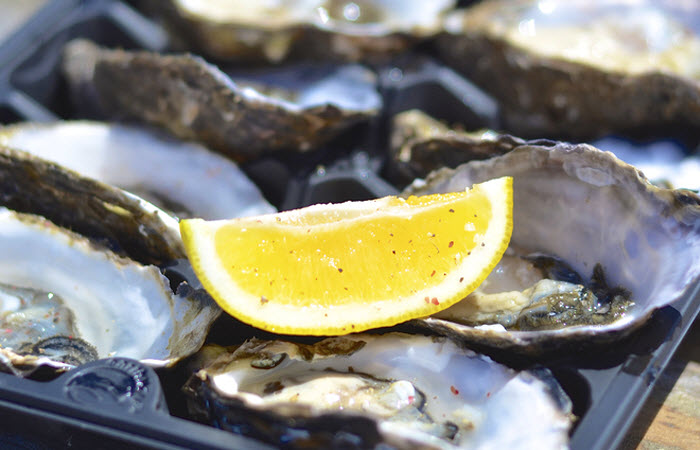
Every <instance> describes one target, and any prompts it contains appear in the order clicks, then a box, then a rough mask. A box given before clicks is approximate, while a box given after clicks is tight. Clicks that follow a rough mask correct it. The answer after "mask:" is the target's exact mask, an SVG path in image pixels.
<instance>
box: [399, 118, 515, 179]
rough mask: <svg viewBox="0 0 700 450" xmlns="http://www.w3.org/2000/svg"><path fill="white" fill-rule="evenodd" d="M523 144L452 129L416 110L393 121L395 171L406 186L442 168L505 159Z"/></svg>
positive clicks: (505, 137)
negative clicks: (493, 157)
mask: <svg viewBox="0 0 700 450" xmlns="http://www.w3.org/2000/svg"><path fill="white" fill-rule="evenodd" d="M523 142H524V141H523V140H522V139H519V138H517V137H513V136H509V135H507V134H498V133H496V132H494V131H491V130H479V131H473V132H468V131H463V130H457V129H451V128H449V127H448V126H447V125H445V124H444V123H442V122H440V121H438V120H436V119H433V118H432V117H430V116H428V115H427V114H425V113H424V112H422V111H420V110H417V109H413V110H409V111H404V112H402V113H399V114H397V115H396V116H394V118H393V123H392V131H391V156H392V166H393V167H392V169H393V170H394V171H395V173H396V175H397V176H398V177H399V178H400V179H401V180H402V181H404V180H406V181H407V182H409V181H413V180H415V179H416V178H422V177H425V176H426V175H427V174H428V173H430V172H432V171H433V170H436V169H439V168H441V167H456V166H458V165H460V164H462V163H465V162H468V161H472V160H480V159H487V158H490V157H492V156H496V155H502V154H503V153H506V152H508V151H510V150H512V149H513V148H514V147H516V146H518V145H520V144H522V143H523Z"/></svg>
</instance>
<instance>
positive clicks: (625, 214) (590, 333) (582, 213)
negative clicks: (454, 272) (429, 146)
mask: <svg viewBox="0 0 700 450" xmlns="http://www.w3.org/2000/svg"><path fill="white" fill-rule="evenodd" d="M506 175H508V176H512V177H513V192H514V201H513V205H514V206H513V214H514V219H513V234H512V239H511V244H510V248H509V253H510V254H511V255H515V256H518V255H519V256H525V255H528V254H529V253H531V252H537V253H542V254H544V255H550V256H549V257H548V258H550V259H551V258H552V257H556V258H558V259H560V260H562V261H565V262H566V264H567V265H568V266H570V269H571V270H566V271H564V272H562V271H559V274H558V275H551V274H550V275H546V276H543V275H542V273H541V271H535V270H533V269H532V268H528V264H529V263H528V262H527V261H524V260H523V259H522V258H519V259H517V260H516V261H515V262H513V260H511V259H509V258H510V257H507V258H506V259H504V261H502V263H501V266H499V267H500V268H499V269H498V270H496V271H494V272H492V274H491V275H490V276H489V278H487V281H486V285H485V287H482V288H481V290H482V293H481V294H489V295H481V294H479V293H478V292H477V294H476V295H475V296H473V297H472V298H467V299H465V300H463V302H466V303H465V304H461V305H460V304H458V305H457V306H455V307H454V308H455V309H454V310H453V311H450V310H447V311H444V312H443V315H442V316H439V317H441V318H438V317H431V318H427V319H419V320H414V321H412V323H413V324H416V325H418V326H421V327H427V328H430V329H432V330H437V331H438V332H440V333H447V334H449V335H452V336H454V337H456V338H459V339H463V340H466V341H471V342H478V343H480V344H483V345H487V346H490V347H499V348H505V349H510V350H513V351H515V352H518V353H521V354H522V353H524V354H532V355H538V354H541V353H546V352H548V351H556V350H559V349H561V348H563V347H564V346H565V345H566V344H567V343H571V342H573V341H576V342H578V343H581V342H584V341H586V342H588V343H601V342H605V341H609V340H612V339H616V338H619V337H622V336H624V335H626V334H628V333H629V332H631V331H632V330H634V329H635V328H636V327H638V326H640V325H642V324H643V323H644V322H645V321H646V319H647V318H648V317H649V316H650V315H651V313H652V312H653V311H654V310H656V309H657V308H660V307H662V306H665V305H668V304H670V303H672V302H673V301H674V300H675V299H677V298H679V297H680V296H682V295H683V293H684V292H685V291H686V290H687V289H688V288H689V287H690V286H693V284H694V283H697V281H698V279H699V277H700V198H699V197H698V196H697V195H695V194H694V193H692V192H690V191H685V190H672V189H664V188H659V187H656V186H654V185H652V184H651V183H649V182H648V181H647V180H646V179H645V178H644V177H643V175H642V174H641V173H640V172H639V171H638V170H637V169H635V168H634V167H632V166H630V165H628V164H626V163H624V162H622V161H620V160H619V159H617V158H616V157H615V156H613V154H612V153H608V152H602V151H600V150H598V149H596V148H594V147H591V146H589V145H585V144H580V145H572V144H566V143H552V144H551V145H550V146H544V145H533V144H529V143H525V144H523V145H520V146H518V147H516V148H515V149H514V150H512V151H511V152H509V153H507V154H505V155H502V156H497V157H494V158H492V159H489V160H485V161H473V162H470V163H466V164H463V165H461V166H459V167H457V168H456V169H442V170H439V171H436V172H433V173H432V174H431V175H429V176H428V177H427V179H426V180H425V181H417V182H416V183H414V184H413V185H412V186H411V187H409V189H408V190H407V192H405V194H409V193H411V194H428V193H435V192H452V191H459V190H462V189H464V188H466V187H468V186H470V185H471V184H473V183H480V182H483V181H486V180H488V179H491V178H497V177H501V176H506ZM555 261H556V259H555ZM572 274H573V275H572ZM576 274H580V278H581V280H578V279H577V277H578V275H576ZM542 280H545V281H542ZM546 280H549V281H546ZM542 283H544V284H542ZM528 290H529V291H528ZM496 294H497V295H496ZM541 294H544V296H543V295H541ZM591 294H593V295H594V296H595V297H591ZM552 295H554V297H551V296H552ZM548 297H549V298H548ZM491 300H493V302H492V303H490V301H491ZM541 300H544V303H541V302H540V301H541ZM533 302H535V303H533ZM577 302H584V303H583V304H582V306H580V307H576V304H577ZM516 304H519V306H518V305H516ZM510 307H513V308H514V309H515V310H516V311H517V313H516V314H513V312H512V311H511V310H510V309H509V308H510ZM460 309H462V310H463V311H471V313H474V311H473V310H474V309H476V310H477V313H475V314H476V315H475V316H472V317H470V318H466V317H465V318H463V319H460V318H457V317H455V316H454V315H455V314H456V312H457V311H459V310H460ZM521 311H522V312H524V313H526V314H527V315H529V316H530V318H534V319H535V321H534V322H532V321H531V320H530V319H528V321H530V322H532V323H534V326H532V324H531V325H527V326H526V327H524V328H521V329H520V330H518V327H520V325H518V321H519V320H521V319H522V317H523V316H522V315H521V314H522V313H521ZM533 313H534V315H533ZM489 315H490V317H487V316H489ZM533 328H535V329H533Z"/></svg>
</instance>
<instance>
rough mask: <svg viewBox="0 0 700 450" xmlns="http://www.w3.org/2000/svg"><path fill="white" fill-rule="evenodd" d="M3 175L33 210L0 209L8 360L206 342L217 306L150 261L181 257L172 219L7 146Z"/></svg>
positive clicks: (0, 360) (75, 360) (68, 360)
mask: <svg viewBox="0 0 700 450" xmlns="http://www.w3.org/2000/svg"><path fill="white" fill-rule="evenodd" d="M0 180H2V181H3V182H2V183H1V184H0V192H2V195H0V199H1V203H2V204H3V205H5V206H7V207H10V208H13V209H15V210H16V211H24V213H20V212H16V211H11V210H9V209H6V208H1V209H0V248H2V250H3V251H2V257H0V285H1V287H2V288H1V289H0V292H1V295H0V300H1V301H0V320H1V321H2V323H3V326H4V327H5V332H6V337H8V338H9V337H10V336H8V335H7V332H8V330H10V332H11V333H10V334H12V339H7V340H4V341H2V342H0V344H2V348H1V349H0V364H1V365H2V366H3V369H4V370H9V371H12V372H14V373H17V374H23V373H26V372H27V371H31V370H32V369H33V368H35V367H37V366H39V365H47V366H51V367H54V368H56V369H59V370H60V369H66V368H70V367H72V366H73V365H75V364H81V363H84V362H87V361H88V360H90V359H94V358H104V357H107V356H124V357H129V358H135V359H139V360H141V361H143V362H146V363H149V364H152V365H168V364H173V363H174V362H175V361H177V360H179V359H180V358H182V357H184V356H187V355H189V354H191V353H193V352H195V351H197V349H198V348H199V347H200V346H201V345H202V343H203V342H204V338H205V337H206V334H207V331H208V328H209V326H210V325H211V323H212V322H213V321H214V319H216V317H217V316H218V315H219V313H220V310H219V308H218V307H217V306H216V304H215V303H214V302H213V300H211V299H210V298H209V297H208V296H207V295H205V294H203V293H202V292H199V291H195V290H193V289H192V288H191V287H189V286H188V285H187V284H181V285H180V286H179V288H178V290H177V293H174V292H173V291H172V290H171V288H170V284H169V281H168V279H167V278H165V277H164V276H163V275H162V274H161V272H160V270H159V268H158V267H156V266H154V265H152V264H160V265H162V264H165V263H168V262H170V261H171V260H172V259H173V258H182V257H183V256H184V253H183V250H182V248H181V242H180V238H179V234H178V231H177V222H176V221H175V220H174V219H173V218H171V217H169V216H168V215H167V214H166V213H164V212H163V211H160V210H158V209H157V208H155V207H153V206H152V205H149V204H147V203H146V202H144V201H143V200H140V199H138V198H136V197H133V196H131V195H129V194H126V193H124V192H121V191H119V190H118V189H116V188H111V187H110V186H107V185H103V184H101V183H98V182H95V181H92V180H89V179H86V178H81V177H80V176H78V175H77V174H75V173H73V172H70V171H68V170H65V169H63V168H61V167H59V166H56V165H54V164H51V163H48V162H46V161H43V160H40V159H38V158H35V157H31V156H30V155H27V154H25V153H22V152H16V151H12V150H8V149H4V148H2V151H0ZM30 212H31V213H32V214H30ZM38 214H41V215H38ZM49 219H50V220H49ZM57 224H60V225H61V226H59V225H57ZM63 227H65V228H63ZM69 228H70V229H72V230H74V231H69ZM76 231H78V232H80V233H83V234H77V233H76ZM88 236H89V237H88ZM107 246H109V247H110V248H107Z"/></svg>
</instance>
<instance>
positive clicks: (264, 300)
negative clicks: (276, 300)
mask: <svg viewBox="0 0 700 450" xmlns="http://www.w3.org/2000/svg"><path fill="white" fill-rule="evenodd" d="M269 301H270V300H268V299H266V298H265V296H264V295H261V296H260V304H261V305H264V304H265V303H267V302H269Z"/></svg>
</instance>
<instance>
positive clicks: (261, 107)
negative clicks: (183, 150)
mask: <svg viewBox="0 0 700 450" xmlns="http://www.w3.org/2000/svg"><path fill="white" fill-rule="evenodd" d="M63 70H64V73H65V75H66V78H67V80H68V82H69V85H70V87H71V90H72V93H73V97H74V98H75V101H76V103H78V104H82V106H81V109H92V110H93V113H95V114H98V115H99V114H102V115H103V116H106V117H109V118H118V119H127V118H128V119H135V120H139V121H142V122H145V123H150V124H152V125H156V126H158V127H161V128H164V129H167V130H168V131H170V132H171V133H172V134H174V135H175V136H177V137H179V138H181V139H186V140H194V141H197V142H200V143H202V144H204V145H206V146H207V147H208V148H211V149H212V150H215V151H218V152H220V153H223V154H224V155H226V156H228V157H229V158H231V159H233V160H236V161H243V160H248V159H251V158H254V157H256V156H259V155H260V154H261V153H264V152H271V151H275V150H297V151H306V150H310V149H313V148H315V147H317V146H319V145H321V144H322V143H324V142H327V141H328V140H330V139H331V138H333V137H335V136H336V135H337V134H339V133H340V132H341V131H343V130H346V129H347V128H349V127H350V126H352V125H355V124H358V123H360V122H362V121H365V120H368V119H369V118H370V117H372V116H374V115H376V114H377V112H378V110H379V108H380V106H381V100H380V98H379V94H378V93H376V91H375V87H374V80H373V74H372V73H371V72H369V71H368V70H367V69H364V68H361V67H360V66H349V67H347V66H345V67H340V68H337V70H336V71H334V72H333V73H331V74H330V75H328V77H329V78H328V79H321V80H319V81H317V82H316V83H315V84H313V85H311V86H308V87H307V89H304V90H302V91H298V92H295V93H290V95H291V96H293V97H295V98H296V102H292V101H288V100H285V99H280V98H277V97H270V96H266V95H263V94H261V93H260V92H258V91H256V90H255V89H253V88H251V87H243V86H239V85H237V84H236V83H235V82H234V81H232V79H231V78H229V77H228V76H227V75H226V74H224V73H223V72H221V71H220V70H219V69H218V68H216V67H214V66H213V65H210V64H208V63H206V62H205V61H204V60H202V59H201V58H199V57H196V56H192V55H161V54H157V53H151V52H145V51H141V52H129V51H124V50H109V49H105V48H100V47H98V46H96V45H95V44H93V43H91V42H89V41H84V40H78V41H73V42H71V43H68V44H67V45H66V48H65V52H64V59H63ZM334 76H337V77H339V78H340V81H339V83H347V84H348V89H347V91H342V90H338V89H337V86H336V84H337V83H335V84H334V83H332V82H330V81H329V79H330V78H332V77H334ZM329 84H330V85H333V86H334V89H332V90H331V91H330V92H328V93H327V94H325V93H324V91H323V90H324V89H325V88H326V87H327V86H328V85H329ZM353 90H358V91H359V92H363V93H364V94H363V95H360V96H358V95H357V93H356V92H353ZM343 93H344V94H345V95H339V94H343ZM358 98H360V99H362V100H364V102H361V103H359V104H358V102H357V99H358ZM94 110H96V111H94Z"/></svg>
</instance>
